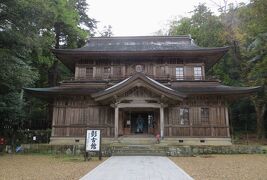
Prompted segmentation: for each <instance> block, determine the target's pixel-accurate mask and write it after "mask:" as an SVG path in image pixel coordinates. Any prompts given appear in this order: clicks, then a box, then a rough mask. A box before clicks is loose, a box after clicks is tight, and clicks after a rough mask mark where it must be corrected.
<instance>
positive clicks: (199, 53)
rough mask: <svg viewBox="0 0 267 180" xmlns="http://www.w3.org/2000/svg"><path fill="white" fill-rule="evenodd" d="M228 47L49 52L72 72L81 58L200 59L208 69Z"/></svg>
mask: <svg viewBox="0 0 267 180" xmlns="http://www.w3.org/2000/svg"><path fill="white" fill-rule="evenodd" d="M228 50H229V47H228V46H226V47H217V48H194V49H177V50H144V51H101V50H99V51H90V50H83V49H81V48H79V49H52V50H51V51H52V52H53V53H54V54H55V56H56V57H57V58H58V59H59V60H61V62H62V63H63V64H64V65H66V66H67V67H68V68H69V69H70V70H72V71H74V69H75V62H76V61H78V60H80V59H81V58H86V59H97V58H99V59H102V58H105V59H107V58H111V59H115V60H116V58H117V59H125V58H131V57H135V58H136V57H146V58H159V57H179V58H181V57H184V58H194V57H197V58H202V59H204V60H205V63H206V67H207V68H208V69H209V68H210V67H212V66H213V65H214V64H215V63H216V62H217V61H218V60H219V59H221V58H222V57H223V56H224V55H225V53H226V52H227V51H228Z"/></svg>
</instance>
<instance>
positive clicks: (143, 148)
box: [111, 144, 166, 156]
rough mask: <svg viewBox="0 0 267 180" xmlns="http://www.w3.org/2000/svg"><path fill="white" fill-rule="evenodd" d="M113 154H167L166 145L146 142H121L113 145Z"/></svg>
mask: <svg viewBox="0 0 267 180" xmlns="http://www.w3.org/2000/svg"><path fill="white" fill-rule="evenodd" d="M111 152H112V156H166V150H165V149H164V147H161V146H157V145H145V144H139V145H138V144H134V145H130V144H119V145H113V146H112V147H111Z"/></svg>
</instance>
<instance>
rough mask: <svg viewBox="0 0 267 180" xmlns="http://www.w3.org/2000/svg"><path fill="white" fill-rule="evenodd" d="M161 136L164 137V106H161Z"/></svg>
mask: <svg viewBox="0 0 267 180" xmlns="http://www.w3.org/2000/svg"><path fill="white" fill-rule="evenodd" d="M160 136H161V138H164V106H163V105H161V106H160Z"/></svg>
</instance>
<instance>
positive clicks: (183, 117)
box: [179, 108, 189, 125]
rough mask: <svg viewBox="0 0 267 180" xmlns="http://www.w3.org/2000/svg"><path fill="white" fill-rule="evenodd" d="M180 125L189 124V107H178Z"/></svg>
mask: <svg viewBox="0 0 267 180" xmlns="http://www.w3.org/2000/svg"><path fill="white" fill-rule="evenodd" d="M179 124H181V125H188V124H189V109H188V108H180V122H179Z"/></svg>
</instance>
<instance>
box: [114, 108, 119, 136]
mask: <svg viewBox="0 0 267 180" xmlns="http://www.w3.org/2000/svg"><path fill="white" fill-rule="evenodd" d="M114 122H115V134H114V135H115V138H116V139H117V138H118V135H119V107H118V106H116V107H115V121H114Z"/></svg>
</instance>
